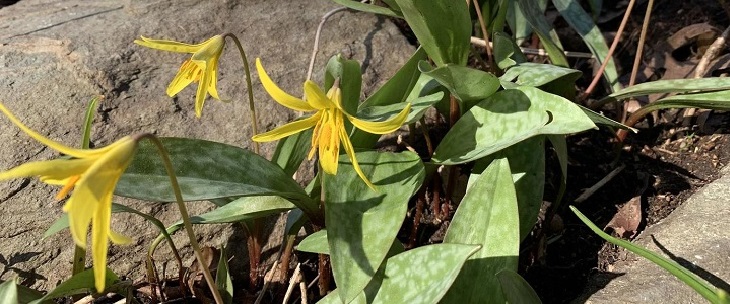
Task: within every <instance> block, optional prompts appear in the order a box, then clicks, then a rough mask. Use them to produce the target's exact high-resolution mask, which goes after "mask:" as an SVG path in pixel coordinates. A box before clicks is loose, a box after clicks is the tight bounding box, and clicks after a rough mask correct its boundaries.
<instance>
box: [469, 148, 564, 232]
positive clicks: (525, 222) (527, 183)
mask: <svg viewBox="0 0 730 304" xmlns="http://www.w3.org/2000/svg"><path fill="white" fill-rule="evenodd" d="M555 136H563V135H555ZM500 158H507V159H508V160H509V164H510V171H511V172H512V179H513V181H514V188H515V189H516V191H517V205H518V209H519V215H520V220H519V228H520V241H521V240H524V239H525V237H527V235H528V234H529V233H530V231H532V227H533V226H535V223H536V222H537V216H538V213H539V212H540V206H541V205H542V195H543V190H544V189H545V137H544V136H534V137H531V138H528V139H526V140H523V141H521V142H519V143H517V144H514V145H512V146H510V147H508V148H505V149H503V150H501V151H499V152H497V153H494V154H492V155H489V156H487V157H485V158H482V159H480V160H477V161H476V162H475V163H474V169H473V170H472V172H477V173H481V172H482V171H484V170H485V168H487V166H489V165H490V164H491V163H492V162H493V161H495V160H497V159H500ZM478 176H479V174H474V173H473V174H472V177H470V178H469V182H470V184H471V181H472V178H476V177H478Z"/></svg>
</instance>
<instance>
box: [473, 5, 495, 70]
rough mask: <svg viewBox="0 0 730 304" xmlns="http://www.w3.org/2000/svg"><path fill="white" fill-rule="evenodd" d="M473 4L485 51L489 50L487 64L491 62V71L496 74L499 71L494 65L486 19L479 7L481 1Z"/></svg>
mask: <svg viewBox="0 0 730 304" xmlns="http://www.w3.org/2000/svg"><path fill="white" fill-rule="evenodd" d="M472 2H473V3H474V10H475V11H476V12H477V19H479V27H481V30H482V36H483V37H484V42H485V43H484V49H485V50H487V62H489V71H490V72H492V73H495V72H496V70H497V69H496V67H495V65H494V57H492V48H491V46H490V43H489V32H487V25H486V24H485V23H484V18H482V8H481V7H480V6H479V1H477V0H473V1H472Z"/></svg>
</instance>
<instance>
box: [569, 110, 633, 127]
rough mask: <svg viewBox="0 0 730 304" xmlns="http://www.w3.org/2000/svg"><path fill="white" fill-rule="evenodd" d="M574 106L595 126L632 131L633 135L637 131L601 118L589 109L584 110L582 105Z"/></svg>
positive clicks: (604, 117)
mask: <svg viewBox="0 0 730 304" xmlns="http://www.w3.org/2000/svg"><path fill="white" fill-rule="evenodd" d="M576 105H577V106H578V107H579V108H580V109H581V110H583V113H585V114H586V115H587V116H588V118H590V119H591V121H593V122H594V123H596V124H599V125H604V126H608V127H611V128H614V129H624V130H629V131H632V132H634V133H636V132H638V130H636V129H634V128H632V127H629V126H627V125H624V124H622V123H619V122H616V121H614V120H613V119H610V118H608V117H606V116H603V115H601V114H600V113H597V112H595V111H593V110H591V109H589V108H586V107H584V106H582V105H579V104H576Z"/></svg>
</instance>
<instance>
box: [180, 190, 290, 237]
mask: <svg viewBox="0 0 730 304" xmlns="http://www.w3.org/2000/svg"><path fill="white" fill-rule="evenodd" d="M294 208H295V206H294V205H292V203H290V202H289V201H287V200H285V199H283V198H281V197H278V196H253V197H242V198H239V199H237V200H235V201H232V202H230V203H228V204H226V205H225V206H222V207H218V208H216V209H213V210H211V211H209V212H206V213H203V214H201V215H195V216H191V217H190V222H191V223H192V224H223V223H237V222H241V221H245V220H251V219H256V218H261V217H264V216H268V215H272V214H278V213H281V212H284V211H287V210H290V209H294ZM175 226H176V227H182V226H183V223H182V221H178V222H175V223H174V224H172V225H171V227H175ZM171 227H168V229H170V228H171Z"/></svg>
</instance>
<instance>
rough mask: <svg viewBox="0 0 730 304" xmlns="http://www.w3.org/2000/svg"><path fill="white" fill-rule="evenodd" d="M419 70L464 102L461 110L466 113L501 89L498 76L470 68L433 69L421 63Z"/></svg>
mask: <svg viewBox="0 0 730 304" xmlns="http://www.w3.org/2000/svg"><path fill="white" fill-rule="evenodd" d="M418 69H419V70H420V71H421V73H424V74H426V75H428V76H431V77H433V78H434V79H436V81H438V82H439V83H441V85H443V86H444V87H446V88H447V89H449V91H450V92H451V94H452V95H454V96H455V97H456V98H457V99H459V100H460V101H461V102H462V107H461V108H462V109H463V110H464V111H466V110H468V109H469V108H471V107H472V106H474V104H475V103H476V102H477V101H479V100H482V99H484V98H487V97H488V96H489V95H492V94H494V93H495V92H497V89H499V79H497V77H496V76H494V75H492V74H491V73H487V72H484V71H481V70H477V69H474V68H470V67H464V66H458V65H452V64H447V65H445V66H441V67H438V68H433V67H431V65H430V64H428V62H426V61H421V62H420V63H419V64H418Z"/></svg>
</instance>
